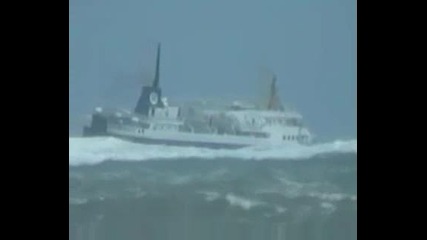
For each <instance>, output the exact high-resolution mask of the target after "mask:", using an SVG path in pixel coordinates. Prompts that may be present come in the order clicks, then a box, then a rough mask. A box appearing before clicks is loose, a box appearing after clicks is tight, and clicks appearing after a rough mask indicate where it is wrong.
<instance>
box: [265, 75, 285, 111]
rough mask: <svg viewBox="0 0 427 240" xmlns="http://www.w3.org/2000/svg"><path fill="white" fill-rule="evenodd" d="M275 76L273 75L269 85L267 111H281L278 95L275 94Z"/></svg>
mask: <svg viewBox="0 0 427 240" xmlns="http://www.w3.org/2000/svg"><path fill="white" fill-rule="evenodd" d="M276 82H277V76H276V74H273V77H272V80H271V85H270V95H269V99H268V105H267V109H269V110H283V106H282V103H281V102H280V98H279V94H278V93H277V86H276Z"/></svg>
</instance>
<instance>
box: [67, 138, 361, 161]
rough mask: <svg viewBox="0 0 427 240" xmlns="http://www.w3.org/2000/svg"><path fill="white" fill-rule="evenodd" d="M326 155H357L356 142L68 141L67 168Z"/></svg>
mask: <svg viewBox="0 0 427 240" xmlns="http://www.w3.org/2000/svg"><path fill="white" fill-rule="evenodd" d="M327 153H357V140H348V141H341V140H337V141H333V142H328V143H320V144H315V145H312V146H292V147H289V148H284V147H283V146H262V147H260V146H257V147H248V148H242V149H237V150H225V149H221V150H216V149H205V148H196V147H175V146H164V145H145V144H137V143H131V142H127V141H123V140H120V139H116V138H112V137H94V138H83V137H70V138H69V165H70V166H78V165H87V164H98V163H101V162H103V161H106V160H125V161H144V160H162V159H169V160H173V159H183V158H200V159H217V158H235V159H243V160H265V159H293V160H296V159H308V158H310V157H313V156H316V155H321V154H327Z"/></svg>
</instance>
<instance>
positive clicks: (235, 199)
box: [225, 193, 263, 210]
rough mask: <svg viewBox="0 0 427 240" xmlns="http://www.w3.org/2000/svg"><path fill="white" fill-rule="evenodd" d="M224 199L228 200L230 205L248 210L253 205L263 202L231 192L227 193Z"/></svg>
mask: <svg viewBox="0 0 427 240" xmlns="http://www.w3.org/2000/svg"><path fill="white" fill-rule="evenodd" d="M225 199H226V200H227V201H228V203H229V204H230V205H231V206H236V207H241V208H243V209H245V210H249V209H251V208H253V207H255V206H258V205H261V204H263V203H262V202H258V201H254V200H250V199H247V198H243V197H239V196H236V195H234V194H231V193H229V194H227V195H226V196H225Z"/></svg>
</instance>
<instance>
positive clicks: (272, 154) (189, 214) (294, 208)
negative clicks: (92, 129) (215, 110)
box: [69, 138, 357, 240]
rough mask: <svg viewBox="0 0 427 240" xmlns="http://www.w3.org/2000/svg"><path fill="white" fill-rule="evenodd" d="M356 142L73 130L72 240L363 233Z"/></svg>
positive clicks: (301, 239)
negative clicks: (226, 140)
mask: <svg viewBox="0 0 427 240" xmlns="http://www.w3.org/2000/svg"><path fill="white" fill-rule="evenodd" d="M356 232H357V141H356V140H352V141H334V142H329V143H323V144H316V145H314V146H310V147H293V148H290V149H284V148H282V147H279V146H269V147H253V148H245V149H239V150H209V149H198V148H191V147H171V146H154V145H140V144H133V143H128V142H124V141H121V140H118V139H114V138H70V139H69V236H70V237H69V239H70V240H83V239H84V240H95V239H96V240H98V239H99V240H108V239H111V240H136V239H138V240H285V239H286V240H353V239H354V240H355V239H357V233H356Z"/></svg>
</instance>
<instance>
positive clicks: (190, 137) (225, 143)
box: [107, 129, 299, 149]
mask: <svg viewBox="0 0 427 240" xmlns="http://www.w3.org/2000/svg"><path fill="white" fill-rule="evenodd" d="M107 134H108V135H110V136H114V137H117V138H120V139H124V140H128V141H132V142H138V143H144V144H156V145H173V146H193V147H204V148H215V149H238V148H243V147H248V146H260V145H261V146H262V145H271V144H276V145H277V144H278V143H280V145H283V146H291V145H299V143H297V142H288V143H286V142H283V141H280V142H279V141H273V139H269V138H257V137H250V136H235V135H227V134H223V135H221V134H211V133H209V134H207V133H190V132H168V131H152V130H146V131H144V133H138V132H137V130H136V129H135V131H129V129H126V130H121V129H108V130H107Z"/></svg>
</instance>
